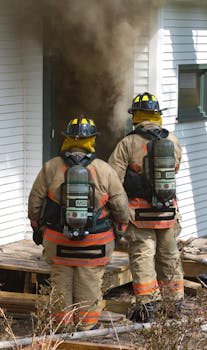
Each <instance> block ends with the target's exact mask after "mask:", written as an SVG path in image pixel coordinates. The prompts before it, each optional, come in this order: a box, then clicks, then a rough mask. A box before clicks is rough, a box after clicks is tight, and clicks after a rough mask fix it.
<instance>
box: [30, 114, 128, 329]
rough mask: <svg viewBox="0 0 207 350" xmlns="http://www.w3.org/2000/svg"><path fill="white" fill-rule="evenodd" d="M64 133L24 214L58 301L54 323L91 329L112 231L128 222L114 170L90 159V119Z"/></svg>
mask: <svg viewBox="0 0 207 350" xmlns="http://www.w3.org/2000/svg"><path fill="white" fill-rule="evenodd" d="M63 134H64V136H65V137H66V138H65V140H64V142H63V145H62V148H61V154H60V155H59V156H57V157H55V158H52V159H51V160H49V161H47V162H46V163H45V164H44V166H43V168H42V169H41V170H40V172H39V174H38V175H37V177H36V179H35V181H34V184H33V186H32V189H31V192H30V195H29V205H28V216H29V219H30V220H31V225H32V228H33V240H34V242H35V243H36V244H43V247H44V257H45V259H46V261H47V262H48V263H49V264H51V281H52V284H53V285H54V287H55V292H56V293H55V295H56V294H57V295H58V296H59V297H60V300H61V303H60V305H61V307H60V305H59V307H58V308H57V310H55V314H54V316H55V318H56V321H57V322H61V323H62V325H65V326H67V325H71V324H75V325H76V327H77V329H78V330H88V329H96V328H98V327H99V326H100V323H99V318H100V314H101V311H102V290H101V288H102V281H103V275H104V271H105V266H106V265H107V264H108V262H109V261H110V258H111V254H112V252H113V249H114V232H113V227H114V226H116V227H119V228H121V229H123V230H124V229H125V228H126V225H127V223H128V219H129V213H128V211H127V210H126V207H127V197H126V194H125V192H124V189H123V186H122V184H121V182H120V180H119V178H118V176H117V174H116V172H115V171H114V170H113V169H112V167H111V166H110V165H109V164H107V163H106V162H104V161H102V160H100V159H98V158H96V156H95V141H96V136H97V134H98V133H97V130H96V125H95V122H94V120H93V119H91V118H90V117H88V116H84V115H81V116H78V117H74V118H73V119H72V120H71V121H70V122H69V123H68V125H67V129H66V131H65V132H64V133H63ZM103 174H104V176H103Z"/></svg>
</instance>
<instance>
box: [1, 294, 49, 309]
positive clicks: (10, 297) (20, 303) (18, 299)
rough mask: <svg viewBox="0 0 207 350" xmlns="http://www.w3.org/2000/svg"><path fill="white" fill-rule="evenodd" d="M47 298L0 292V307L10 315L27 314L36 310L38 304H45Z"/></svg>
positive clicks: (36, 295)
mask: <svg viewBox="0 0 207 350" xmlns="http://www.w3.org/2000/svg"><path fill="white" fill-rule="evenodd" d="M47 298H48V297H47V296H45V295H44V296H43V295H38V294H31V293H17V292H6V291H0V307H2V308H3V309H7V311H8V312H11V313H19V314H27V313H30V312H31V311H34V310H35V309H36V304H37V301H38V302H42V303H45V302H46V301H47Z"/></svg>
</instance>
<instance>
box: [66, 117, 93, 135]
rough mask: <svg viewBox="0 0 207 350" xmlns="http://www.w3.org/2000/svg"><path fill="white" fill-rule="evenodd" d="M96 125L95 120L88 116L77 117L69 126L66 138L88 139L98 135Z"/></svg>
mask: <svg viewBox="0 0 207 350" xmlns="http://www.w3.org/2000/svg"><path fill="white" fill-rule="evenodd" d="M97 134H98V132H97V130H96V125H95V123H94V121H93V119H90V118H89V117H87V116H80V117H75V118H74V119H72V120H71V121H70V122H69V123H68V125H67V130H66V132H64V133H63V135H64V136H66V137H73V138H77V139H78V138H86V137H91V136H95V135H97Z"/></svg>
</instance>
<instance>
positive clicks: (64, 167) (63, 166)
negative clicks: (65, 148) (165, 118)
mask: <svg viewBox="0 0 207 350" xmlns="http://www.w3.org/2000/svg"><path fill="white" fill-rule="evenodd" d="M67 168H68V167H67V165H66V164H65V163H63V165H62V172H63V174H65V172H66V170H67Z"/></svg>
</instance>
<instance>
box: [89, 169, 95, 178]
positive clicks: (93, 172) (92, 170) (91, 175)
mask: <svg viewBox="0 0 207 350" xmlns="http://www.w3.org/2000/svg"><path fill="white" fill-rule="evenodd" d="M89 170H90V178H91V180H93V179H94V178H95V176H96V168H95V167H94V166H89Z"/></svg>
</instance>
